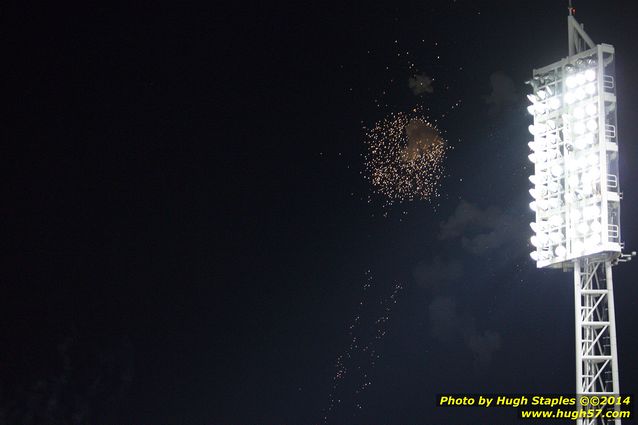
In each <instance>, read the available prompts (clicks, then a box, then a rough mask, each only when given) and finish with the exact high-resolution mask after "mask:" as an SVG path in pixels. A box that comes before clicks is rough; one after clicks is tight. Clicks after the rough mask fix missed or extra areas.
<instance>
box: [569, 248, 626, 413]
mask: <svg viewBox="0 0 638 425" xmlns="http://www.w3.org/2000/svg"><path fill="white" fill-rule="evenodd" d="M611 267H612V263H611V260H609V259H592V258H588V257H584V258H579V259H577V260H574V302H575V319H576V393H577V395H578V397H579V403H578V405H579V406H580V408H582V409H596V408H597V407H596V406H593V405H592V406H582V405H581V404H580V396H593V395H598V396H601V395H614V396H618V395H619V394H620V386H619V382H618V350H617V346H616V317H615V312H614V292H613V279H612V270H611ZM577 423H578V425H609V424H614V425H620V423H621V421H620V419H615V420H607V419H605V418H600V417H599V418H591V419H585V418H584V419H578V422H577Z"/></svg>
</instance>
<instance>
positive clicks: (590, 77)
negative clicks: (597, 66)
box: [584, 68, 596, 81]
mask: <svg viewBox="0 0 638 425" xmlns="http://www.w3.org/2000/svg"><path fill="white" fill-rule="evenodd" d="M584 75H585V80H587V81H594V80H595V79H596V71H594V70H593V69H591V68H590V69H588V70H586V71H585V72H584Z"/></svg>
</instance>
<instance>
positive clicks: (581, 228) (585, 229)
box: [576, 221, 589, 235]
mask: <svg viewBox="0 0 638 425" xmlns="http://www.w3.org/2000/svg"><path fill="white" fill-rule="evenodd" d="M576 230H578V233H580V234H581V235H586V234H587V233H589V226H588V225H587V223H585V222H584V221H583V222H582V223H580V224H578V226H576Z"/></svg>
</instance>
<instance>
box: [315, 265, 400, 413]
mask: <svg viewBox="0 0 638 425" xmlns="http://www.w3.org/2000/svg"><path fill="white" fill-rule="evenodd" d="M373 285H374V282H373V279H372V275H371V273H370V271H368V272H366V280H365V282H364V284H363V285H362V288H361V295H360V298H359V302H358V303H357V307H356V309H355V313H354V315H353V317H352V320H351V321H350V322H349V324H348V326H347V327H346V329H347V334H348V338H349V344H348V346H347V347H346V348H345V350H344V351H343V352H342V353H341V354H339V355H338V356H337V358H336V361H335V365H334V368H335V369H334V370H335V373H334V375H333V377H332V386H331V390H330V394H329V396H328V407H327V408H326V409H325V410H324V417H323V423H324V424H327V423H328V421H329V419H330V418H331V417H333V416H334V415H335V414H336V413H337V411H339V412H341V413H342V414H343V412H348V411H354V412H355V413H353V416H354V415H356V412H357V411H359V410H362V409H363V405H364V402H363V400H362V394H363V393H364V392H365V390H366V389H368V388H369V387H370V386H371V385H372V382H373V379H372V369H373V368H374V367H375V365H376V362H377V361H378V360H379V359H380V357H381V356H380V354H379V352H378V345H379V344H380V343H381V342H382V340H383V338H384V336H385V335H386V333H387V328H386V327H387V324H388V322H389V320H390V316H391V313H392V309H393V306H394V305H395V304H396V303H397V300H398V296H399V294H400V292H401V291H402V290H403V286H402V285H400V284H398V283H395V284H394V285H393V288H392V293H391V294H390V295H389V296H385V297H382V298H381V299H380V300H379V302H378V303H375V302H372V300H371V290H372V289H373ZM346 400H351V401H352V406H349V405H348V406H346V405H344V404H347V403H342V402H343V401H346ZM349 407H353V408H354V409H350V408H349Z"/></svg>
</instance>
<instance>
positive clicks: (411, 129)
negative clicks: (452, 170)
mask: <svg viewBox="0 0 638 425" xmlns="http://www.w3.org/2000/svg"><path fill="white" fill-rule="evenodd" d="M364 131H365V144H366V147H367V152H366V154H365V155H364V159H365V172H366V174H365V176H366V179H367V180H369V181H370V184H371V185H372V189H373V192H374V193H376V194H378V195H381V196H382V197H383V198H384V200H385V204H386V205H387V206H389V205H392V204H394V203H402V202H409V201H414V200H427V201H431V200H432V199H433V198H436V197H438V196H439V191H438V188H439V185H440V181H441V178H442V176H443V174H444V168H443V162H444V160H445V157H446V155H447V151H448V145H447V143H446V141H445V140H444V139H443V138H442V137H441V135H440V133H439V130H438V129H437V128H436V127H435V126H433V125H432V124H430V123H429V122H428V121H427V120H426V118H425V117H424V116H423V115H422V114H420V113H419V112H418V111H413V112H411V113H404V112H399V113H391V114H390V115H388V116H387V117H386V118H384V119H383V120H381V121H379V122H377V123H376V125H375V126H374V127H372V128H370V129H367V128H364Z"/></svg>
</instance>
